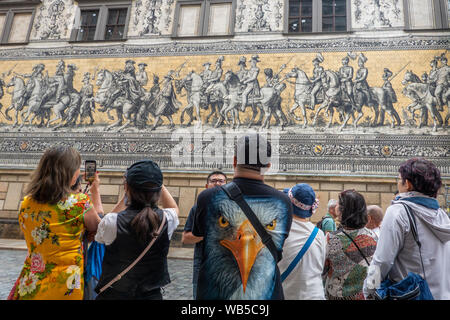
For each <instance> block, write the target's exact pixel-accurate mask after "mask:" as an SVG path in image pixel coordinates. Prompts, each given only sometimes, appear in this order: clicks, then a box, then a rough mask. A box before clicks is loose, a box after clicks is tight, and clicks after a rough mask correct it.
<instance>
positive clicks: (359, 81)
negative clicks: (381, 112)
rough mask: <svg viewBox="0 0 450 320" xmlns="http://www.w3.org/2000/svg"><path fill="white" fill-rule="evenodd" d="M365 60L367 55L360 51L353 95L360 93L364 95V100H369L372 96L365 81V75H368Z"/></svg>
mask: <svg viewBox="0 0 450 320" xmlns="http://www.w3.org/2000/svg"><path fill="white" fill-rule="evenodd" d="M366 62H367V57H366V56H365V55H364V53H360V54H359V57H358V67H359V68H358V70H357V71H356V76H355V85H354V87H353V96H356V95H357V94H358V93H361V94H362V95H363V96H365V98H366V101H371V100H372V97H371V95H370V87H369V83H368V82H367V77H368V76H369V70H368V69H367V68H366V66H365V63H366Z"/></svg>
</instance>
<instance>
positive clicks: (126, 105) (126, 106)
mask: <svg viewBox="0 0 450 320" xmlns="http://www.w3.org/2000/svg"><path fill="white" fill-rule="evenodd" d="M96 85H97V86H98V90H97V93H96V95H95V97H94V100H95V102H97V103H98V104H99V105H100V106H103V108H100V109H99V111H100V112H109V111H110V110H111V109H114V110H116V114H117V118H118V119H117V121H116V122H114V123H112V124H110V125H109V126H107V127H106V128H105V131H108V130H110V129H112V128H115V127H118V126H120V127H119V128H118V129H117V131H122V130H123V129H125V128H127V127H128V126H130V125H131V124H132V123H134V124H136V123H135V120H136V114H137V112H138V111H139V106H137V105H135V104H134V103H133V102H131V100H129V99H127V98H126V96H125V95H124V94H123V92H122V91H121V90H120V87H119V85H118V83H117V81H116V80H115V79H114V76H113V74H112V73H111V72H110V71H109V70H107V69H101V70H99V71H98V73H97V81H96ZM116 94H118V96H117V97H115V95H116ZM113 96H114V97H113ZM108 117H109V118H110V119H111V117H110V114H109V113H108ZM124 117H125V120H126V121H125V123H124V124H122V123H123V120H124Z"/></svg>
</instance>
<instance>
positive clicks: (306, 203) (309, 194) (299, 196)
mask: <svg viewBox="0 0 450 320" xmlns="http://www.w3.org/2000/svg"><path fill="white" fill-rule="evenodd" d="M283 192H284V193H286V194H287V195H288V197H289V199H290V200H291V202H292V206H293V207H294V214H295V215H296V216H298V217H300V218H309V217H311V216H312V214H313V213H314V211H315V209H316V208H317V207H318V205H319V200H318V199H316V193H315V192H314V190H313V188H311V186H310V185H309V184H307V183H299V184H296V185H295V186H293V187H292V188H286V189H284V190H283Z"/></svg>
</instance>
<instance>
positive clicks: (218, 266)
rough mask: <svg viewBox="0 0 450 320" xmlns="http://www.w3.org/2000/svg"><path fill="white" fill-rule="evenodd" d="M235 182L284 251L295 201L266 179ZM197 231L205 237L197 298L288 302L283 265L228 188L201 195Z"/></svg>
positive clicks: (197, 233)
mask: <svg viewBox="0 0 450 320" xmlns="http://www.w3.org/2000/svg"><path fill="white" fill-rule="evenodd" d="M233 182H235V183H236V184H237V186H238V187H239V188H240V189H241V191H242V193H243V196H244V199H245V201H247V203H248V204H249V206H250V207H251V208H252V210H253V211H254V213H255V215H256V216H257V217H258V219H259V220H260V222H261V224H262V225H263V226H265V227H266V231H267V232H268V233H269V234H270V235H271V236H272V239H273V241H274V243H275V246H276V247H277V249H279V250H281V249H282V247H283V244H284V241H285V239H286V238H287V236H288V234H289V230H290V228H291V223H292V210H293V209H292V203H291V201H290V200H289V198H288V197H287V196H286V195H285V194H284V193H282V192H280V191H278V190H276V189H274V188H272V187H270V186H268V185H266V184H264V182H262V181H260V180H253V179H245V178H235V179H233ZM192 233H193V234H194V235H195V236H198V237H204V240H203V241H204V245H203V254H202V264H201V268H200V272H199V278H198V283H197V299H200V300H202V299H218V300H225V299H244V300H248V299H260V300H270V299H274V300H276V299H283V298H284V296H283V289H282V287H281V281H280V275H279V271H278V268H277V262H276V261H275V259H274V258H273V256H272V254H271V253H270V251H269V249H267V248H266V247H265V246H264V245H263V244H262V243H261V239H260V237H259V235H258V234H257V232H256V231H255V230H254V228H253V227H252V225H251V223H250V222H249V221H248V219H247V217H246V216H245V214H244V213H243V211H242V210H241V209H240V207H239V206H238V205H237V204H236V203H235V202H234V201H232V200H230V199H229V197H228V196H227V195H226V193H225V192H224V191H223V190H222V188H220V187H215V188H211V189H207V190H205V191H203V192H202V193H201V194H200V195H199V197H198V199H197V211H196V213H195V218H194V227H193V230H192Z"/></svg>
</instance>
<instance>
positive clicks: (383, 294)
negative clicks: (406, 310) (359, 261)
mask: <svg viewBox="0 0 450 320" xmlns="http://www.w3.org/2000/svg"><path fill="white" fill-rule="evenodd" d="M402 205H403V206H404V208H405V210H406V214H407V215H408V220H409V224H410V226H411V233H412V235H413V237H414V241H415V242H416V243H417V246H418V247H419V255H420V263H421V265H422V271H423V276H424V278H422V277H421V276H420V275H419V274H417V273H413V272H408V275H407V276H406V277H405V278H404V279H403V280H401V281H399V282H397V283H394V282H393V281H391V280H390V279H389V278H388V279H386V280H384V281H383V282H382V283H381V285H380V288H379V289H377V290H376V291H375V299H376V300H434V298H433V295H432V294H431V291H430V288H429V287H428V283H427V280H426V276H425V268H424V266H423V260H422V251H421V247H422V244H421V242H420V241H419V234H418V232H417V225H416V219H415V217H414V214H413V213H412V212H411V210H410V208H409V206H408V205H406V204H405V203H402Z"/></svg>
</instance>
